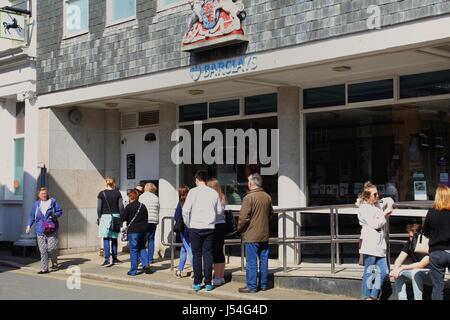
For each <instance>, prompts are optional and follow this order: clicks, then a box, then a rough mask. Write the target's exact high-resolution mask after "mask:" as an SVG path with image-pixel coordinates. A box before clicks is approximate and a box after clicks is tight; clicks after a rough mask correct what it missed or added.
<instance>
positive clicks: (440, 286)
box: [423, 185, 450, 300]
mask: <svg viewBox="0 0 450 320" xmlns="http://www.w3.org/2000/svg"><path fill="white" fill-rule="evenodd" d="M423 234H424V235H425V236H426V237H428V238H429V243H428V246H429V251H430V276H431V281H432V282H433V292H432V294H431V297H432V299H433V300H443V299H444V277H445V269H446V268H447V269H448V270H449V271H450V188H449V187H448V186H444V185H440V186H438V188H437V189H436V195H435V197H434V204H433V208H431V209H430V210H428V213H427V216H426V218H425V223H424V225H423Z"/></svg>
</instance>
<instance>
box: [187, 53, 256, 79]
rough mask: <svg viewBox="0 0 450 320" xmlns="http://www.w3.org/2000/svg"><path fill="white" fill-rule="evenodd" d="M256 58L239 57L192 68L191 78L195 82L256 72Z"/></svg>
mask: <svg viewBox="0 0 450 320" xmlns="http://www.w3.org/2000/svg"><path fill="white" fill-rule="evenodd" d="M256 62H257V60H256V56H248V57H244V56H241V57H237V58H233V59H226V60H219V61H215V62H211V63H205V64H200V65H195V66H192V67H191V69H190V74H191V78H192V80H194V81H200V80H211V79H217V78H221V77H226V76H232V75H237V74H242V73H246V72H250V71H254V70H256V69H257V68H258V65H257V63H256Z"/></svg>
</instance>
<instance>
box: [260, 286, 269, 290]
mask: <svg viewBox="0 0 450 320" xmlns="http://www.w3.org/2000/svg"><path fill="white" fill-rule="evenodd" d="M259 290H260V291H267V290H269V288H267V287H262V288H261V289H259Z"/></svg>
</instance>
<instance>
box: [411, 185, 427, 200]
mask: <svg viewBox="0 0 450 320" xmlns="http://www.w3.org/2000/svg"><path fill="white" fill-rule="evenodd" d="M414 200H428V197H427V182H426V181H414Z"/></svg>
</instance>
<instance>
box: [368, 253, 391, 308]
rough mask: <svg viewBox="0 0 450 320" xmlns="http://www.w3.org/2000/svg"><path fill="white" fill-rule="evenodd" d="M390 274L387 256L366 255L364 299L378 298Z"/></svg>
mask: <svg viewBox="0 0 450 320" xmlns="http://www.w3.org/2000/svg"><path fill="white" fill-rule="evenodd" d="M387 274H388V266H387V262H386V257H375V256H369V255H367V254H365V255H364V274H363V279H362V296H363V298H364V299H367V298H369V297H370V298H373V299H378V298H379V296H380V292H381V286H382V285H383V282H384V279H385V278H386V276H387Z"/></svg>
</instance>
